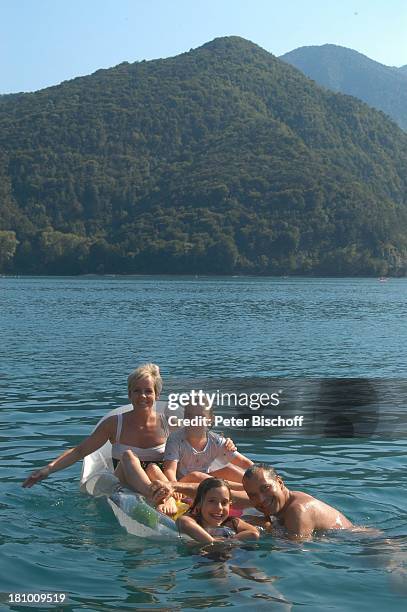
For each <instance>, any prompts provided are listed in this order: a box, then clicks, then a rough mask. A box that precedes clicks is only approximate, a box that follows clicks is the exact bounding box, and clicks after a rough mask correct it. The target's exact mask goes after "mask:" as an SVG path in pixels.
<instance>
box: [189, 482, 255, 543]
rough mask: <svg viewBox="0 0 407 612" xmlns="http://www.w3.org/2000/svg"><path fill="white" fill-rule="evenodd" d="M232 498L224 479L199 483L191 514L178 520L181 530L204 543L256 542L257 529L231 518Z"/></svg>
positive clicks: (240, 520)
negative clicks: (220, 541)
mask: <svg viewBox="0 0 407 612" xmlns="http://www.w3.org/2000/svg"><path fill="white" fill-rule="evenodd" d="M230 498H231V493H230V487H229V484H228V483H227V482H225V481H224V480H222V479H221V478H206V479H205V480H203V481H202V482H201V483H200V485H199V487H198V490H197V492H196V496H195V499H194V502H193V504H192V506H191V508H190V510H189V512H188V513H187V514H184V515H183V516H181V517H180V518H179V519H177V525H178V529H179V531H180V532H182V533H186V534H187V535H189V536H190V537H191V538H193V539H194V540H196V541H198V542H204V543H208V542H214V541H216V540H223V539H225V538H234V539H237V540H257V539H258V537H259V532H258V530H257V529H256V527H254V526H253V525H249V524H248V523H246V522H245V521H242V519H239V518H234V517H233V518H232V517H230V516H229V512H230V506H231V500H230Z"/></svg>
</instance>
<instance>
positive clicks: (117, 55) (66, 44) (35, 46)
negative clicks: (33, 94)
mask: <svg viewBox="0 0 407 612" xmlns="http://www.w3.org/2000/svg"><path fill="white" fill-rule="evenodd" d="M0 8H1V20H0V93H15V92H20V91H35V90H38V89H42V88H44V87H48V86H49V85H56V84H58V83H60V82H61V81H65V80H67V79H72V78H74V77H76V76H82V75H86V74H91V73H92V72H95V71H96V70H98V69H99V68H110V67H111V66H115V65H117V64H119V63H121V62H123V61H128V62H134V61H140V60H143V59H145V60H149V59H155V58H164V57H170V56H174V55H178V54H179V53H184V52H185V51H189V50H190V49H192V48H196V47H199V46H201V45H202V44H204V43H206V42H208V41H210V40H213V39H214V38H216V37H218V36H231V35H237V36H242V37H244V38H247V39H248V40H251V41H252V42H254V43H256V44H258V45H260V46H261V47H263V48H264V49H266V50H267V51H269V52H271V53H273V54H274V55H277V56H278V55H282V54H283V53H286V52H287V51H291V50H292V49H296V48H298V47H302V46H305V45H322V44H325V43H331V44H336V45H342V46H344V47H349V48H351V49H355V50H356V51H359V52H360V53H363V54H364V55H367V56H368V57H370V58H371V59H374V60H376V61H378V62H381V63H382V64H386V65H389V66H402V65H405V64H407V36H406V32H407V1H406V0H0Z"/></svg>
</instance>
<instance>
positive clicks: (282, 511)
mask: <svg viewBox="0 0 407 612" xmlns="http://www.w3.org/2000/svg"><path fill="white" fill-rule="evenodd" d="M243 486H244V489H245V491H246V493H247V495H248V497H249V499H250V501H251V503H252V505H253V506H254V507H255V508H256V509H257V510H260V512H263V514H264V518H263V517H252V521H248V522H252V523H254V524H256V525H260V526H263V527H265V528H266V529H267V530H272V520H271V517H275V518H276V519H277V522H278V524H279V525H280V526H281V527H283V528H284V529H285V531H286V534H287V535H288V537H289V538H291V539H295V540H303V539H309V538H311V536H312V534H313V533H314V531H319V530H325V529H351V528H352V527H353V525H352V523H351V522H350V521H349V520H348V519H347V518H346V517H345V516H344V515H343V514H342V513H341V512H339V510H336V509H335V508H333V507H332V506H328V504H325V503H324V502H322V501H320V500H319V499H316V498H315V497H312V496H311V495H308V494H307V493H303V492H302V491H290V490H289V489H287V487H286V486H285V484H284V481H283V479H282V478H281V476H279V475H278V474H277V472H276V471H275V470H274V469H273V468H271V467H269V466H267V465H265V464H257V465H252V466H251V467H249V468H248V469H247V470H246V472H245V474H244V476H243Z"/></svg>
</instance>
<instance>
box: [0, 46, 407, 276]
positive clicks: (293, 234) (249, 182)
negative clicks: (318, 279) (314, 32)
mask: <svg viewBox="0 0 407 612" xmlns="http://www.w3.org/2000/svg"><path fill="white" fill-rule="evenodd" d="M406 170H407V136H406V134H404V133H403V132H402V131H401V130H400V129H399V128H398V127H397V126H396V125H395V124H394V123H393V122H392V121H390V120H388V119H387V118H386V116H385V115H383V114H382V113H380V112H377V111H375V110H373V109H371V108H369V107H367V106H366V105H365V104H363V103H361V102H359V101H358V100H356V99H355V98H351V97H348V96H343V95H340V94H334V93H332V92H330V91H327V90H325V89H321V88H320V87H318V86H317V85H316V84H315V83H313V82H312V81H310V80H309V79H307V78H306V77H304V76H303V75H302V74H301V73H300V72H299V71H298V70H296V69H295V68H293V67H291V66H289V65H288V64H286V63H285V62H282V61H280V60H278V59H277V58H275V57H274V56H272V55H271V54H269V53H267V52H266V51H264V50H263V49H261V48H260V47H258V46H256V45H254V44H252V43H250V42H248V41H246V40H244V39H241V38H237V37H228V38H220V39H215V40H214V41H212V42H210V43H207V44H205V45H203V46H202V47H200V48H198V49H196V50H193V51H190V52H189V53H184V54H182V55H179V56H177V57H174V58H169V59H165V60H154V61H149V62H140V63H134V64H128V63H123V64H121V65H119V66H116V67H115V68H112V69H109V70H99V71H98V72H96V73H94V74H92V75H90V76H87V77H81V78H77V79H74V80H72V81H68V82H64V83H62V84H61V85H59V86H56V87H50V88H47V89H44V90H42V91H39V92H36V93H29V94H19V95H18V96H16V97H10V98H8V99H7V97H5V98H3V100H2V103H1V104H0V223H1V225H0V230H1V231H0V259H1V262H0V263H1V265H2V266H3V271H6V272H10V273H59V274H64V273H93V272H105V273H192V274H203V273H209V274H213V273H255V274H287V273H290V274H292V273H295V274H310V273H312V274H355V275H358V274H387V273H392V274H405V272H406V269H407V211H406V193H407V189H406V187H407V172H406Z"/></svg>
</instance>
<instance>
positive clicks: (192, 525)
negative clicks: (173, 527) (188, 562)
mask: <svg viewBox="0 0 407 612" xmlns="http://www.w3.org/2000/svg"><path fill="white" fill-rule="evenodd" d="M176 523H177V525H178V527H179V530H180V531H182V533H186V534H187V535H189V536H190V537H191V538H193V539H194V540H196V541H197V542H203V543H205V544H207V543H208V542H214V541H215V540H214V538H213V537H212V536H211V535H209V533H208V532H207V531H205V529H204V528H203V527H201V526H200V525H198V523H197V522H196V521H195V520H194V519H193V518H192V516H181V517H180V518H179V519H178V520H177V521H176Z"/></svg>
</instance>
